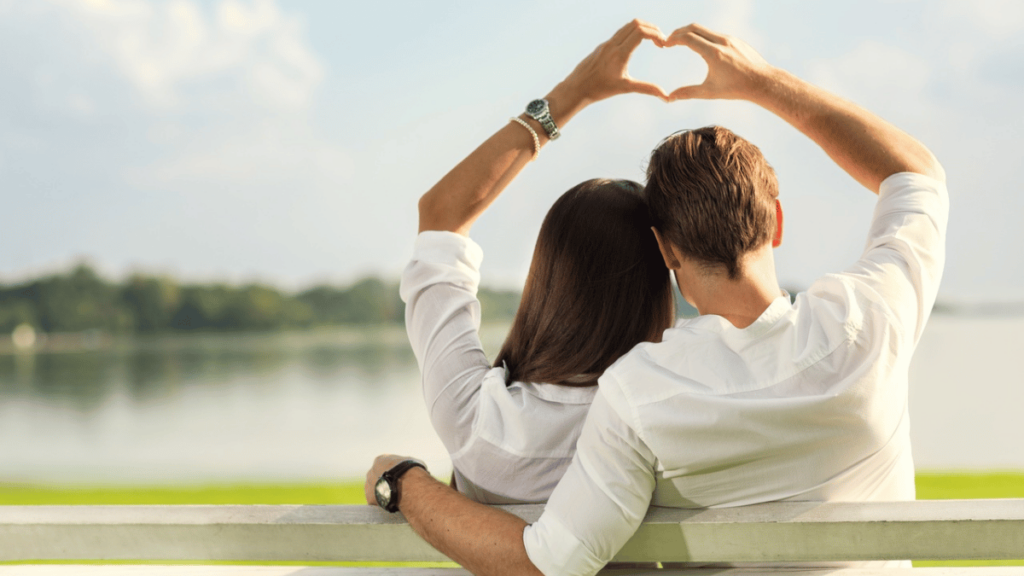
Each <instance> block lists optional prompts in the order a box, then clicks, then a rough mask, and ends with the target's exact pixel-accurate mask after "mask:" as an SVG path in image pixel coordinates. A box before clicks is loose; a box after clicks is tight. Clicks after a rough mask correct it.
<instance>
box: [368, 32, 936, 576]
mask: <svg viewBox="0 0 1024 576" xmlns="http://www.w3.org/2000/svg"><path fill="white" fill-rule="evenodd" d="M641 24H642V23H641ZM638 25H639V24H638ZM645 26H649V25H645ZM652 39H653V40H654V41H655V43H656V44H658V45H659V46H664V47H668V46H686V47H688V48H690V49H692V50H694V51H695V52H697V54H699V55H700V56H701V57H702V58H704V60H705V61H706V62H707V64H708V76H707V78H706V79H705V81H704V83H703V84H701V85H699V86H687V87H683V88H680V89H678V90H676V91H675V92H673V93H671V94H670V98H671V99H676V100H678V99H688V98H707V99H717V98H728V99H744V100H748V101H750V102H753V103H755V104H757V105H759V106H761V107H763V108H765V109H766V110H768V111H770V112H772V113H774V114H776V115H778V116H779V117H780V118H782V119H784V120H786V121H787V122H788V123H790V124H791V125H792V126H793V127H795V128H796V129H798V130H800V131H801V132H802V133H804V134H805V135H807V136H808V137H809V138H811V139H812V140H813V141H814V142H816V143H817V144H818V145H819V146H821V148H822V149H823V150H824V151H825V152H826V153H827V154H828V155H829V156H830V157H831V158H832V159H833V160H834V161H835V162H836V163H837V164H838V165H839V166H840V167H841V168H842V169H843V170H845V171H846V172H847V173H849V174H850V175H851V176H852V177H853V178H854V179H856V180H857V181H858V182H860V183H861V184H862V185H864V186H865V187H866V188H868V189H869V190H871V191H872V192H874V193H876V194H879V200H878V205H877V208H876V210H875V214H874V216H873V219H872V222H871V227H870V231H869V239H868V243H867V247H866V249H865V252H864V254H863V256H862V257H861V259H860V260H858V261H857V262H856V263H855V264H854V265H852V266H851V267H849V268H847V269H846V270H845V271H844V272H842V273H840V274H833V275H827V276H825V277H823V278H821V279H820V280H818V281H817V282H815V283H814V284H813V285H812V286H811V287H810V289H809V290H808V291H807V292H806V293H803V294H801V295H800V296H799V297H798V298H797V300H796V302H795V304H790V300H789V297H788V295H786V294H785V293H784V292H782V291H781V290H780V289H779V286H778V282H777V280H776V276H775V265H774V260H773V254H772V248H773V247H775V246H778V244H779V242H780V241H781V239H782V228H783V227H782V224H783V220H782V209H781V205H780V204H779V202H778V200H777V195H778V190H777V183H776V180H775V175H774V173H773V171H772V170H771V168H770V167H769V166H768V164H767V163H766V162H765V160H764V158H763V157H762V156H761V154H760V151H759V150H757V148H756V147H755V146H753V145H752V144H750V143H749V142H746V141H744V140H743V139H741V138H739V137H738V136H736V135H735V134H732V133H731V132H729V131H728V130H725V129H723V128H719V127H709V128H703V129H700V130H694V131H689V132H684V133H680V134H676V135H673V136H671V137H669V138H668V139H666V140H665V141H664V142H663V143H662V144H661V145H660V146H659V147H658V148H657V149H656V150H655V151H654V153H653V154H652V157H651V163H650V167H649V170H648V186H647V189H648V195H649V201H650V204H651V208H652V212H653V214H654V217H655V221H656V229H655V234H656V235H657V238H658V242H659V244H660V246H661V249H662V254H663V256H664V258H665V262H666V264H667V266H668V267H669V268H671V269H672V270H673V271H674V272H675V274H676V277H677V279H678V283H679V287H680V290H681V292H682V294H683V296H684V297H685V298H686V300H687V301H689V302H690V303H691V304H693V305H694V306H695V307H696V308H697V310H698V311H699V312H700V313H701V316H699V317H698V318H696V319H693V320H690V321H683V322H680V324H679V325H677V327H675V328H673V329H670V330H668V331H666V332H665V335H664V338H663V341H662V342H660V343H656V344H653V343H645V344H641V345H639V346H637V347H636V348H634V349H633V350H632V351H631V352H630V353H628V354H627V355H626V356H624V357H622V358H621V359H620V360H619V361H618V362H617V363H616V364H615V365H613V366H612V367H611V368H609V369H608V370H607V371H606V372H605V374H604V375H603V376H602V377H601V379H600V390H599V392H598V394H597V397H596V399H595V401H594V403H593V406H592V408H591V411H590V415H589V417H588V420H587V423H586V425H585V427H584V430H583V433H582V435H581V437H580V439H579V442H578V444H577V454H576V457H575V459H574V461H573V463H572V465H571V466H570V468H569V470H568V472H566V475H565V476H564V477H563V479H562V481H561V483H560V484H559V485H558V488H557V489H556V490H555V492H554V494H553V495H552V496H551V499H550V500H549V502H548V504H547V507H546V508H545V512H544V514H543V515H542V517H541V518H540V519H539V520H538V521H537V522H536V523H535V524H533V525H530V526H527V525H526V524H525V523H524V522H523V521H522V520H520V519H519V518H516V517H514V516H511V515H509V514H506V513H504V512H502V511H500V510H497V509H493V508H489V507H486V506H482V505H479V504H476V503H474V502H471V501H470V500H468V499H466V498H464V497H462V496H461V495H459V494H458V493H456V492H455V491H453V490H451V489H450V488H448V487H447V486H445V485H443V484H441V483H440V482H438V481H436V480H434V479H433V478H432V477H431V476H430V475H429V474H428V473H427V472H426V471H425V470H424V469H422V468H415V467H414V468H412V469H408V470H406V471H405V473H404V474H402V475H400V479H398V480H395V481H394V482H393V486H394V488H395V489H397V490H398V491H399V493H400V495H401V496H400V497H401V500H400V509H401V511H402V512H403V514H404V515H405V517H406V518H407V519H408V521H409V522H410V524H411V525H412V526H413V528H414V529H415V530H416V531H417V532H418V533H419V534H420V535H422V536H423V537H424V538H425V539H426V540H427V541H428V542H430V543H431V544H432V545H434V546H435V547H437V548H438V549H439V550H441V551H442V552H444V553H445V554H446V555H448V556H449V557H451V558H452V559H453V560H455V561H456V562H459V563H460V564H462V565H463V566H465V567H466V568H468V569H469V570H470V571H472V572H474V573H476V574H520V573H521V574H537V573H544V574H548V575H549V576H551V575H554V574H593V573H594V572H596V571H597V570H599V569H600V568H601V567H602V566H603V565H604V564H605V563H606V562H607V561H608V560H610V559H611V558H612V557H613V556H614V554H615V553H616V552H617V551H618V550H619V548H620V547H621V546H622V545H623V544H624V543H625V542H626V540H628V538H629V537H630V536H631V535H632V533H633V532H634V531H635V529H636V527H637V526H638V525H639V523H640V521H641V520H642V519H643V516H644V513H645V512H646V510H647V508H648V506H649V505H650V504H652V503H653V504H657V505H663V506H678V507H706V506H740V505H746V504H753V503H758V502H767V501H774V500H847V501H868V500H910V499H913V498H914V484H913V461H912V459H911V455H910V442H909V427H908V426H909V423H908V418H907V373H908V367H909V363H910V357H911V354H912V352H913V350H914V347H915V346H916V344H917V341H918V339H919V337H920V335H921V332H922V330H923V328H924V325H925V322H926V320H927V317H928V314H929V312H930V310H931V307H932V304H933V303H934V299H935V296H936V292H937V289H938V283H939V279H940V276H941V272H942V266H943V260H944V242H945V239H944V236H945V227H946V219H947V213H948V199H947V196H946V191H945V185H944V183H943V182H944V178H945V176H944V173H943V170H942V168H941V166H939V164H938V162H937V161H936V160H935V158H934V157H933V156H932V154H931V153H930V152H929V151H928V150H927V149H926V148H925V147H924V146H923V145H922V144H920V143H919V142H917V141H916V140H914V139H913V138H911V137H910V136H908V135H907V134H905V133H903V132H901V131H900V130H898V129H896V128H895V127H893V126H891V125H889V124H888V123H886V122H885V121H883V120H881V119H880V118H878V117H877V116H875V115H873V114H871V113H870V112H868V111H866V110H864V109H862V108H859V107H857V106H856V105H854V104H851V103H849V102H846V101H844V100H842V99H840V98H838V97H836V96H834V95H831V94H829V93H827V92H825V91H823V90H821V89H819V88H816V87H814V86H812V85H810V84H808V83H806V82H804V81H802V80H800V79H798V78H796V77H794V76H792V75H790V74H788V73H786V72H784V71H782V70H779V69H776V68H774V67H772V66H770V65H768V64H767V63H766V62H765V61H764V60H763V59H762V58H761V57H760V56H759V55H758V54H757V53H756V52H755V51H754V50H753V49H751V48H750V47H749V46H747V45H746V44H744V43H743V42H741V41H739V40H737V39H735V38H730V37H727V36H723V35H720V34H717V33H715V32H712V31H710V30H708V29H706V28H704V27H702V26H699V25H696V24H692V25H689V26H685V27H683V28H680V29H678V30H676V31H675V32H674V33H673V34H671V35H670V36H669V37H667V38H664V37H662V36H660V33H655V34H653V37H652ZM560 96H561V97H563V98H565V99H566V100H569V101H571V100H572V94H571V93H569V94H562V95H560ZM558 105H559V106H562V107H567V108H569V109H572V105H571V104H566V103H565V102H559V103H558ZM552 107H553V109H554V108H555V103H553V104H552ZM554 121H555V122H557V121H558V118H557V117H555V118H554ZM402 460H404V458H402V457H397V456H382V457H379V458H378V459H377V461H376V462H375V464H374V467H373V468H372V469H371V470H370V472H369V473H368V474H367V500H368V502H371V503H372V502H374V495H373V486H374V484H376V483H377V481H378V479H379V478H380V477H381V475H382V474H384V473H385V472H386V471H388V470H390V469H391V468H392V467H394V466H395V465H396V464H398V463H399V462H401V461H402Z"/></svg>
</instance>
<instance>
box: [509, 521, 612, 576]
mask: <svg viewBox="0 0 1024 576" xmlns="http://www.w3.org/2000/svg"><path fill="white" fill-rule="evenodd" d="M523 545H524V546H526V555H527V556H528V557H529V558H530V562H533V565H534V566H536V567H537V569H538V570H540V571H541V572H543V573H544V575H545V576H556V575H565V576H577V575H578V576H585V575H587V576H588V575H593V574H597V572H598V571H599V570H601V568H604V564H605V563H604V562H603V561H602V560H601V559H600V558H598V557H597V556H595V555H594V553H593V552H591V551H590V550H588V549H587V547H586V546H584V545H583V542H581V541H580V540H579V539H578V538H576V536H574V535H573V534H572V532H570V531H569V529H568V528H566V527H565V525H564V524H562V522H561V521H559V520H558V518H556V517H555V515H554V514H552V513H551V512H550V511H545V512H544V513H543V514H542V515H541V517H540V519H539V520H537V521H536V522H534V523H533V524H530V525H529V526H527V527H526V528H524V529H523Z"/></svg>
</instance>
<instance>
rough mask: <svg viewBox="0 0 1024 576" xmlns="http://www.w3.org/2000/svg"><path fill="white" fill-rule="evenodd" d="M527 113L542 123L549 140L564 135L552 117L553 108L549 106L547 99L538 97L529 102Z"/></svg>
mask: <svg viewBox="0 0 1024 576" xmlns="http://www.w3.org/2000/svg"><path fill="white" fill-rule="evenodd" d="M526 115H527V116H529V117H530V118H533V119H534V120H536V121H537V122H539V123H540V125H541V127H542V128H544V132H546V133H547V135H548V139H549V140H558V137H559V136H561V135H562V133H561V132H559V131H558V126H557V125H555V120H554V118H552V117H551V109H550V108H549V107H548V101H547V100H545V99H543V98H538V99H536V100H534V101H532V102H530V103H529V104H527V105H526Z"/></svg>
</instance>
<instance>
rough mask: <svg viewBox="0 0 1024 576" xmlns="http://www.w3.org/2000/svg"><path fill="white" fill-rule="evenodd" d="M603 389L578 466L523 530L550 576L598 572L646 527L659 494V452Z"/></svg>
mask: <svg viewBox="0 0 1024 576" xmlns="http://www.w3.org/2000/svg"><path fill="white" fill-rule="evenodd" d="M601 386H602V388H601V389H600V390H599V391H598V393H597V396H596V397H595V399H594V403H593V405H592V406H591V408H590V413H589V415H588V417H587V422H586V424H585V425H584V427H583V432H582V434H581V436H580V439H579V441H578V443H577V445H576V456H575V457H574V458H573V462H572V465H570V466H569V469H568V471H566V473H565V476H563V477H562V480H561V482H559V484H558V487H557V488H555V491H554V493H553V494H552V495H551V499H550V500H549V501H548V504H547V506H546V507H545V509H544V514H543V515H541V517H540V519H538V520H537V522H536V523H534V524H533V525H531V526H527V527H526V529H525V530H524V531H523V543H524V544H525V546H526V553H527V555H528V556H529V557H530V560H531V561H532V562H533V563H534V565H535V566H537V568H538V569H539V570H540V571H541V572H543V573H544V574H547V575H548V576H553V575H555V574H560V575H584V574H595V573H597V571H598V570H600V569H601V568H602V567H603V566H604V565H605V564H607V563H608V562H609V561H610V560H611V559H612V558H613V557H614V556H615V554H616V553H618V551H619V550H620V549H621V548H622V546H623V545H624V544H625V543H626V542H627V541H628V540H629V538H630V537H631V536H632V535H633V533H634V532H635V531H636V529H637V527H639V526H640V522H641V521H643V518H644V516H645V515H646V513H647V508H648V506H649V505H650V502H651V495H652V493H653V492H654V485H655V477H654V462H655V459H654V455H653V453H651V451H650V449H649V448H648V447H647V445H646V444H645V443H644V442H643V441H642V440H641V439H640V438H639V436H637V434H636V433H635V432H634V431H633V429H632V428H631V427H630V426H629V425H628V424H627V423H626V422H625V421H624V420H623V419H622V418H621V417H620V415H619V414H618V413H617V412H616V411H615V410H614V409H613V408H612V406H611V404H610V403H609V400H608V398H607V397H606V395H605V394H603V393H602V392H604V386H605V384H604V382H603V381H602V385H601Z"/></svg>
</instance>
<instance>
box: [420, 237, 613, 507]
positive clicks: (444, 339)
mask: <svg viewBox="0 0 1024 576" xmlns="http://www.w3.org/2000/svg"><path fill="white" fill-rule="evenodd" d="M482 260H483V250H481V249H480V246H478V245H477V244H476V243H475V242H473V241H472V240H470V239H469V238H467V237H465V236H462V235H459V234H455V233H452V232H440V231H429V232H422V233H420V235H419V236H418V237H417V238H416V245H415V249H414V251H413V257H412V261H411V262H409V265H408V266H407V267H406V268H405V271H404V272H403V274H402V285H401V295H402V300H403V301H404V302H405V304H406V308H405V327H406V330H407V331H408V334H409V343H410V344H411V345H412V350H413V352H414V353H415V354H416V361H417V362H419V366H420V373H421V374H422V381H423V399H424V400H425V401H426V405H427V410H428V411H429V413H430V421H431V423H432V424H433V426H434V430H436V431H437V434H438V436H440V437H441V441H442V442H443V443H444V445H445V448H447V449H448V454H449V455H451V458H452V464H453V465H454V467H455V479H456V484H457V485H458V489H459V491H460V492H462V493H464V494H466V495H467V496H469V497H470V498H472V499H474V500H476V501H478V502H484V503H488V504H515V503H524V502H543V501H546V500H547V499H548V496H550V495H551V492H552V490H554V488H555V485H557V484H558V481H559V480H560V479H561V478H562V475H563V474H564V473H565V470H566V468H568V466H569V463H570V462H571V461H572V457H573V454H575V452H576V440H577V439H578V438H579V435H580V431H581V430H582V428H583V421H584V420H585V419H586V417H587V412H588V410H589V408H590V403H591V402H592V401H593V399H594V396H595V394H596V392H597V387H596V386H591V387H585V388H578V387H569V386H561V385H558V384H541V383H532V382H513V383H511V384H510V385H509V386H506V385H505V379H504V370H503V369H502V368H500V367H499V368H492V367H491V365H490V362H488V360H487V356H486V355H485V354H484V350H483V347H482V346H481V344H480V337H479V334H478V332H479V329H480V301H479V300H477V297H476V293H477V288H478V287H479V285H480V262H481V261H482Z"/></svg>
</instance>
